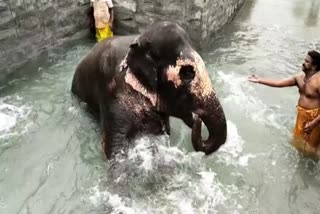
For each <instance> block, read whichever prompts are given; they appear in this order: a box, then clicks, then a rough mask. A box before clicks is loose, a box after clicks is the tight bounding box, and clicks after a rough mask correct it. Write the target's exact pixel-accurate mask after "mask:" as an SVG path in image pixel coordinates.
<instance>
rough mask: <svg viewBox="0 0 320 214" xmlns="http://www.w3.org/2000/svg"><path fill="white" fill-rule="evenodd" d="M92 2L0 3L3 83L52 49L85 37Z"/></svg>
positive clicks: (18, 0) (35, 0) (9, 0)
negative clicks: (16, 69) (13, 71)
mask: <svg viewBox="0 0 320 214" xmlns="http://www.w3.org/2000/svg"><path fill="white" fill-rule="evenodd" d="M88 1H89V0H0V65H1V68H0V81H1V80H3V79H4V78H5V77H6V76H7V75H8V74H9V73H10V72H11V71H12V70H14V69H15V68H17V67H19V66H21V65H23V64H24V63H25V62H27V61H28V60H29V59H32V58H33V57H35V56H37V55H39V54H40V53H42V52H43V50H46V49H47V48H49V47H52V46H57V45H60V44H62V43H63V42H65V41H67V40H71V39H76V38H83V37H84V36H85V35H86V34H87V33H88V31H87V29H86V8H87V7H88V4H86V3H87V2H88Z"/></svg>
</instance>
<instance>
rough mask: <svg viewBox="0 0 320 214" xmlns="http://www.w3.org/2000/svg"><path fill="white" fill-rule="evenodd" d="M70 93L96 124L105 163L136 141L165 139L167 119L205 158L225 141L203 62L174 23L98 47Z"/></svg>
mask: <svg viewBox="0 0 320 214" xmlns="http://www.w3.org/2000/svg"><path fill="white" fill-rule="evenodd" d="M72 92H73V93H74V94H75V95H77V96H78V97H79V98H80V100H82V101H84V102H86V103H87V104H88V106H89V107H90V109H91V110H92V112H94V113H95V115H97V117H98V118H99V119H100V123H101V131H102V137H103V140H102V146H103V150H104V152H105V154H106V155H107V157H108V158H111V157H113V156H114V154H116V153H117V152H119V151H120V150H122V149H124V148H126V147H127V145H129V144H130V142H132V140H133V139H134V138H136V137H138V136H142V135H161V134H165V133H166V132H167V133H168V134H169V130H170V126H169V116H173V117H177V118H180V119H182V120H183V121H184V122H185V124H186V125H188V126H189V127H190V128H192V144H193V147H194V149H195V150H196V151H202V152H204V153H205V154H207V155H208V154H211V153H212V152H214V151H216V150H217V149H218V148H219V147H220V146H221V145H222V144H224V143H225V141H226V136H227V126H226V119H225V115H224V112H223V109H222V107H221V104H220V102H219V100H218V98H217V96H216V94H215V91H214V89H213V87H212V85H211V81H210V78H209V75H208V73H207V71H206V68H205V65H204V62H203V60H202V59H201V57H200V56H199V55H198V53H197V52H196V51H195V50H194V49H193V48H192V46H191V43H190V40H189V37H188V36H187V34H186V32H185V31H184V30H183V29H182V28H181V27H180V26H179V25H177V24H176V23H171V22H159V23H155V24H152V25H151V26H149V27H148V28H147V29H146V31H145V32H144V33H142V34H141V35H135V36H115V37H112V38H110V39H107V40H105V41H103V42H100V43H98V44H96V45H95V46H94V47H93V49H92V50H91V51H90V53H89V54H88V55H87V56H86V57H85V58H84V59H83V60H82V61H81V62H80V64H79V65H78V67H77V69H76V72H75V74H74V79H73V83H72ZM192 113H194V114H196V115H197V116H196V117H195V118H193V117H192ZM202 121H203V122H204V124H205V125H206V127H207V129H208V132H209V137H208V139H207V140H205V141H203V140H202V139H201V122H202Z"/></svg>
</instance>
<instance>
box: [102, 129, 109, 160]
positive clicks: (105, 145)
mask: <svg viewBox="0 0 320 214" xmlns="http://www.w3.org/2000/svg"><path fill="white" fill-rule="evenodd" d="M101 148H102V151H103V153H104V154H105V156H106V158H108V156H107V154H108V136H107V134H106V132H105V131H103V132H102V135H101Z"/></svg>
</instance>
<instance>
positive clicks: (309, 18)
mask: <svg viewBox="0 0 320 214" xmlns="http://www.w3.org/2000/svg"><path fill="white" fill-rule="evenodd" d="M319 10H320V1H319V0H308V1H304V0H296V1H295V4H294V6H293V14H294V16H295V17H298V18H303V19H304V23H305V25H306V26H308V27H314V26H317V25H318V22H319V19H320V17H319Z"/></svg>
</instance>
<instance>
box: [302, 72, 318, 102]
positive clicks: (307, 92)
mask: <svg viewBox="0 0 320 214" xmlns="http://www.w3.org/2000/svg"><path fill="white" fill-rule="evenodd" d="M317 82H318V81H316V80H315V79H313V80H308V81H305V80H304V78H303V77H301V78H299V79H297V85H298V88H299V93H300V95H302V96H305V97H307V98H310V99H318V98H320V95H319V88H320V85H317Z"/></svg>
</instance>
